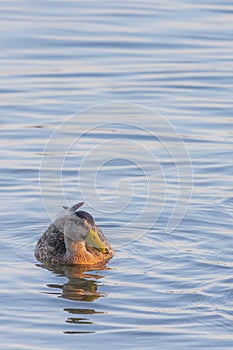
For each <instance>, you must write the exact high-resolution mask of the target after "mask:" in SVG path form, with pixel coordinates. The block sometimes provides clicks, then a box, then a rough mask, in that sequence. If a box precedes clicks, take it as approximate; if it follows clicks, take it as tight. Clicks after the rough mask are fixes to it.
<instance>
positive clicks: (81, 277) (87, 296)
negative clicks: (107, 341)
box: [37, 264, 109, 334]
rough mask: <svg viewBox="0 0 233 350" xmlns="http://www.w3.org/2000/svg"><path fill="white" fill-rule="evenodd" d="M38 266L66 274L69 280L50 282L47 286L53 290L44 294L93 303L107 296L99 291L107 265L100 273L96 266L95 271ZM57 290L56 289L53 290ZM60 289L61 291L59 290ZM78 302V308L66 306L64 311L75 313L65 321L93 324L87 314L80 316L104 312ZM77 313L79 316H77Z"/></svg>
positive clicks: (71, 267)
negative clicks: (81, 305) (80, 305)
mask: <svg viewBox="0 0 233 350" xmlns="http://www.w3.org/2000/svg"><path fill="white" fill-rule="evenodd" d="M37 266H38V267H40V268H44V269H47V270H49V271H52V272H53V273H54V274H55V275H58V276H60V277H61V276H65V277H66V278H67V279H68V281H67V282H65V283H64V284H55V283H48V284H47V287H49V288H51V290H49V291H46V292H43V293H44V294H54V295H57V297H58V298H64V299H69V300H74V301H79V302H87V303H92V302H94V301H95V300H96V299H98V298H100V297H105V296H106V294H105V293H100V292H98V284H99V280H101V279H103V278H104V275H103V274H102V273H103V272H104V270H105V269H106V270H107V269H108V270H109V268H107V267H105V268H104V267H101V274H98V272H97V271H98V268H95V273H91V272H88V270H86V269H84V268H82V267H78V266H51V265H50V266H49V265H46V264H37ZM53 290H55V291H53ZM59 290H60V291H59ZM78 306H79V305H78V304H77V307H76V308H64V311H66V312H68V313H69V314H72V315H74V316H73V317H68V318H67V319H66V320H65V322H66V323H69V324H70V323H72V324H76V325H91V324H93V322H92V321H91V320H90V319H89V318H88V317H87V316H86V317H80V315H92V314H103V313H104V312H101V311H95V310H94V309H93V308H86V309H83V308H79V307H78ZM76 315H77V316H76ZM64 333H66V334H88V333H95V331H64Z"/></svg>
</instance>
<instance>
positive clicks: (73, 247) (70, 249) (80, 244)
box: [35, 202, 114, 266]
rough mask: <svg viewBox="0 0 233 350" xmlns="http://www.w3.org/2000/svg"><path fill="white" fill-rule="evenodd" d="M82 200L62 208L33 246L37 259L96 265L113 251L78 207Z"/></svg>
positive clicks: (46, 261)
mask: <svg viewBox="0 0 233 350" xmlns="http://www.w3.org/2000/svg"><path fill="white" fill-rule="evenodd" d="M83 204H84V203H83V202H81V203H77V204H75V205H73V206H72V207H63V210H62V211H60V212H59V213H58V215H57V216H56V218H55V220H54V221H53V222H52V223H51V224H50V226H49V227H48V228H47V230H46V231H45V232H44V233H43V234H42V236H41V237H40V239H39V240H38V242H37V244H36V247H35V257H36V258H37V260H39V261H41V262H44V263H50V264H60V265H82V266H84V265H85V266H86V265H97V264H101V263H104V262H107V261H108V260H109V259H111V258H112V257H113V254H114V251H113V248H112V247H111V245H110V243H109V242H108V240H107V238H106V237H105V236H104V234H103V232H102V231H101V229H100V228H99V227H98V226H97V225H96V224H95V221H94V219H93V217H92V216H91V215H90V214H89V213H87V212H85V211H81V210H79V208H80V207H81V206H82V205H83Z"/></svg>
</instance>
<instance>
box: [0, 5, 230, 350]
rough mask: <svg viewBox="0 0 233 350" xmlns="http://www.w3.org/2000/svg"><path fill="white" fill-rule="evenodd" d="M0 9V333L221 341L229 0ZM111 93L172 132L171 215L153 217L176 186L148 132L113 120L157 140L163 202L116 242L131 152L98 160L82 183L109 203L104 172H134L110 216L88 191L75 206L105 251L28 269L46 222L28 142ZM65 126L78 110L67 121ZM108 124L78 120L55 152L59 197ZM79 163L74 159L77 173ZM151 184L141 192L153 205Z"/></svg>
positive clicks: (121, 344) (61, 340) (17, 340)
mask: <svg viewBox="0 0 233 350" xmlns="http://www.w3.org/2000/svg"><path fill="white" fill-rule="evenodd" d="M0 20H1V33H0V45H1V46H0V47H1V50H0V72H1V86H0V98H1V100H0V110H1V114H0V120H1V175H0V181H1V182H0V186H1V197H2V200H1V214H0V215H1V231H2V233H1V238H0V250H1V252H0V256H1V319H0V334H1V345H0V347H1V348H2V349H12V350H13V349H42V348H47V349H67V348H69V347H70V348H78V349H80V348H85V349H102V348H104V347H107V348H108V349H120V348H123V349H173V348H177V349H200V348H201V349H232V348H233V254H232V252H233V237H232V222H233V221H232V218H233V214H232V204H233V192H232V170H233V168H232V159H233V155H232V153H233V152H232V151H233V142H232V135H233V123H232V107H233V105H232V93H233V89H232V85H233V84H232V81H233V43H232V35H233V6H232V2H231V1H228V0H226V1H222V2H221V3H220V2H219V1H214V0H212V1H208V0H204V1H191V0H190V1H182V0H180V1H165V2H164V1H156V2H155V1H121V0H120V1H117V2H107V1H102V2H99V1H85V2H84V1H79V2H75V1H66V2H63V1H52V0H51V1H38V2H31V1H2V2H1V4H0ZM119 101H120V102H124V103H126V102H129V103H138V104H141V105H143V106H145V107H148V108H150V109H152V110H155V111H157V112H158V113H160V115H162V116H164V117H166V118H167V120H168V121H169V122H170V123H172V124H173V125H174V127H175V128H176V129H177V132H178V133H179V134H180V135H181V136H182V138H183V140H184V142H185V145H186V147H187V149H188V152H189V154H190V157H191V162H192V171H193V194H192V199H191V202H190V205H189V207H188V210H187V212H186V215H185V217H184V219H183V220H182V223H181V224H180V225H179V226H178V227H177V229H176V230H174V231H173V232H172V233H168V232H167V231H166V223H167V221H168V219H169V215H171V211H170V210H171V208H172V205H173V204H174V201H175V199H176V191H177V182H176V177H175V179H174V176H175V175H174V173H175V170H174V169H175V168H174V164H173V163H172V162H171V159H169V156H168V154H167V153H164V152H162V151H161V148H160V147H159V143H156V142H151V140H148V139H147V138H146V136H145V135H144V134H142V133H141V132H140V131H138V132H136V131H135V130H134V132H132V131H131V130H128V129H127V127H125V128H123V130H122V134H124V135H126V136H125V138H130V137H131V138H132V139H133V140H136V141H138V142H140V144H145V145H146V147H148V148H149V149H152V150H153V151H154V152H155V154H156V153H157V154H158V163H159V164H160V165H161V164H162V167H163V172H164V173H165V177H166V180H167V186H168V191H167V197H166V198H167V201H166V205H165V210H164V211H163V213H162V215H161V216H160V218H159V220H158V221H157V223H156V225H155V226H154V227H152V228H151V229H150V230H149V231H148V232H147V233H146V234H144V235H143V233H144V231H145V230H146V227H144V226H143V225H144V224H143V221H142V225H138V227H136V228H134V232H133V234H132V232H131V231H130V228H129V231H130V232H128V231H127V226H126V228H125V234H126V235H127V234H129V237H130V239H131V238H132V239H133V238H134V235H135V238H137V239H135V241H134V242H132V243H131V244H128V245H121V239H123V238H122V237H117V236H116V234H115V235H111V232H112V229H113V227H114V228H115V232H117V231H118V229H119V230H120V228H121V227H122V225H123V224H124V223H127V222H129V221H131V220H132V216H133V213H134V212H135V211H136V212H137V210H138V208H140V207H141V206H143V205H144V200H145V197H146V196H147V192H146V187H144V183H145V176H144V174H143V171H141V170H140V169H139V168H137V167H136V166H135V164H134V162H133V161H134V156H133V155H132V154H134V152H133V153H132V152H131V154H130V157H129V161H125V162H124V161H123V160H118V161H116V162H114V161H113V162H111V163H109V164H107V165H106V166H105V168H104V169H103V171H102V172H100V175H99V179H98V182H97V187H98V191H99V193H100V195H101V196H102V197H101V199H102V200H103V201H109V203H111V201H112V200H114V196H116V192H115V191H116V189H115V185H116V183H117V181H118V180H119V179H124V178H127V179H128V180H130V181H132V182H134V184H135V195H134V198H132V202H131V203H130V207H129V208H128V209H127V208H126V209H125V210H120V211H118V212H117V213H115V214H114V215H112V216H110V217H109V216H108V215H105V214H104V212H101V211H98V210H95V205H97V204H95V205H94V208H89V207H88V206H86V208H85V209H86V210H90V211H91V212H92V213H93V214H94V215H95V218H96V221H97V222H98V223H99V224H100V225H101V227H102V228H103V231H104V232H106V234H107V235H108V237H109V238H110V240H111V241H113V243H114V245H115V246H116V253H115V257H114V259H113V260H112V261H110V262H109V264H108V265H107V267H106V269H103V270H99V271H88V272H82V271H78V270H77V269H72V268H67V269H57V270H56V271H51V270H48V269H46V268H43V267H42V266H40V265H38V264H37V262H36V261H35V258H34V256H33V250H34V244H35V242H36V240H37V239H38V237H39V236H40V234H41V233H42V232H43V230H44V229H45V228H46V226H47V225H48V224H49V222H50V218H49V217H48V214H49V213H47V212H46V210H45V208H44V205H43V202H42V198H41V193H40V185H39V169H40V162H41V157H42V154H43V150H44V147H45V145H46V143H47V141H48V139H49V137H50V136H51V134H52V132H53V130H54V129H55V128H56V127H57V126H59V125H60V123H61V122H62V121H63V120H64V119H65V118H67V117H69V116H70V115H73V114H74V113H76V112H78V111H80V110H83V109H85V108H88V107H91V106H93V105H95V104H101V103H109V102H119ZM105 117H106V122H108V121H109V117H108V116H107V115H106V116H105ZM111 121H114V120H112V119H111ZM150 122H151V125H152V124H153V122H154V119H153V117H151V121H150ZM80 123H81V122H80ZM86 123H87V124H86V125H87V127H88V118H86ZM97 123H98V120H97ZM66 125H68V126H69V121H68V122H67V124H66ZM82 126H83V127H85V120H83V121H82ZM73 127H74V128H75V127H76V128H77V130H78V128H79V125H78V123H76V126H72V128H71V127H68V131H67V134H69V133H70V132H71V130H75V129H73ZM114 132H115V133H116V132H118V133H119V130H117V129H114V127H113V126H112V127H111V128H110V127H106V129H105V130H104V131H103V130H102V131H99V132H98V133H96V134H94V135H92V134H89V135H86V137H84V138H83V140H81V141H80V142H79V144H78V146H77V147H76V149H75V150H74V151H75V152H76V153H75V152H74V156H73V157H72V152H71V155H70V157H68V158H67V164H65V166H64V169H65V171H64V172H63V181H64V191H65V194H66V198H67V201H69V202H70V203H71V204H72V203H74V202H76V201H79V199H80V198H79V190H78V187H77V171H78V168H79V161H80V159H82V157H84V156H85V155H86V152H87V151H88V149H89V147H91V146H92V145H93V144H94V142H95V140H97V138H98V140H99V141H100V142H102V141H104V140H110V141H111V139H112V138H113V134H114ZM127 135H128V136H127ZM132 135H133V136H132ZM68 136H69V135H68ZM169 136H171V135H167V137H168V138H169ZM93 140H94V141H93ZM60 145H61V144H60V143H59V142H57V146H58V147H59V146H60ZM55 148H56V147H55ZM55 151H56V149H55ZM112 151H113V149H111V143H110V145H108V149H104V148H102V152H103V153H102V157H103V160H104V159H105V158H106V157H107V155H108V154H109V153H111V152H112ZM100 155H101V153H100ZM131 157H133V159H131ZM144 161H145V162H144V163H143V164H144V165H143V166H142V170H145V169H146V171H147V172H149V173H150V171H151V172H153V171H155V172H154V175H155V176H154V180H153V181H152V185H154V186H155V187H156V186H157V187H156V188H159V187H160V180H161V179H160V177H161V172H158V168H156V169H153V162H152V161H149V160H148V162H147V159H144ZM50 170H51V172H50V174H49V172H48V181H50V185H51V187H50V186H47V195H48V197H49V198H54V201H53V202H54V203H55V204H54V205H55V207H54V210H55V209H57V208H59V207H60V206H61V205H62V204H65V203H60V202H59V200H58V201H57V198H56V194H57V193H56V188H55V187H54V186H53V170H54V169H50ZM95 170H96V168H95V166H94V165H93V168H92V167H91V166H90V168H89V170H88V171H89V174H90V175H91V174H92V172H94V171H95ZM156 171H157V173H156ZM156 174H157V175H158V176H156ZM129 177H130V179H129ZM84 185H85V186H86V188H88V186H89V185H90V184H89V178H88V177H86V178H85V179H84ZM188 187H189V188H188ZM189 189H190V186H189V184H187V190H189ZM123 192H124V194H125V195H126V196H127V187H126V188H124V191H123ZM162 192H163V191H161V193H160V192H159V190H158V191H157V192H156V191H155V192H153V193H152V194H151V196H152V200H154V203H155V207H156V203H160V201H161V198H162V197H161V196H162V195H163V193H162ZM113 194H114V195H113ZM80 196H81V195H80ZM122 198H123V199H124V197H122ZM149 213H150V215H152V216H153V208H151V212H149ZM141 236H142V237H141Z"/></svg>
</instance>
